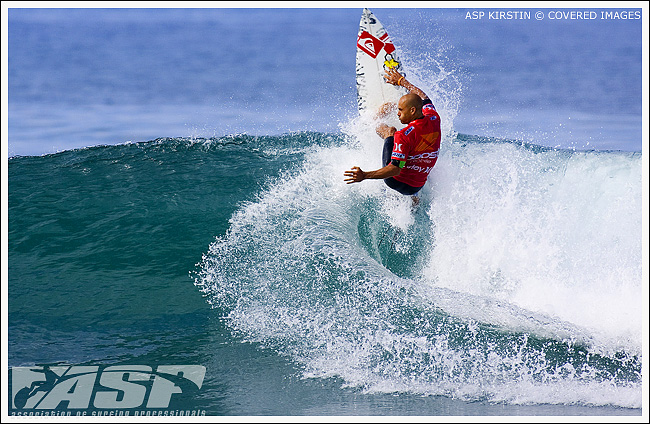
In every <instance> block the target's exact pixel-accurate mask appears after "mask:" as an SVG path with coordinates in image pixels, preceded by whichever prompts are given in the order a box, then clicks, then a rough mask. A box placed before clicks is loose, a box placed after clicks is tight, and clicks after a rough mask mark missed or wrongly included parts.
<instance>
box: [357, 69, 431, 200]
mask: <svg viewBox="0 0 650 424" xmlns="http://www.w3.org/2000/svg"><path fill="white" fill-rule="evenodd" d="M384 79H385V80H386V82H388V83H390V84H393V85H397V86H401V87H405V88H406V89H407V90H409V93H408V94H405V95H404V96H402V97H401V98H400V99H399V102H398V103H397V117H398V118H399V120H400V122H401V123H402V124H405V125H406V127H405V128H403V129H401V130H399V131H398V130H397V128H395V127H389V126H388V125H386V124H384V123H382V124H379V125H378V126H377V128H376V131H377V135H379V136H380V137H381V138H383V139H384V150H383V154H382V162H383V165H384V167H383V168H381V169H377V170H375V171H368V172H365V171H363V170H361V168H359V167H358V166H354V167H352V169H351V170H349V171H345V173H344V176H345V177H346V179H345V180H344V181H345V182H346V183H347V184H352V183H358V182H361V181H363V180H367V179H383V180H384V182H385V183H386V185H387V186H388V187H390V188H392V189H393V190H396V191H397V192H399V193H401V194H404V195H415V194H416V193H417V192H419V191H420V190H421V189H422V187H423V186H424V184H425V183H426V182H427V177H428V176H429V172H431V169H432V168H433V166H434V165H435V164H436V161H437V160H438V150H439V149H440V134H441V133H440V116H439V115H438V112H436V109H435V107H434V106H433V102H432V101H431V100H430V99H429V96H427V95H426V94H425V93H424V92H423V91H422V90H420V89H419V88H418V87H416V86H415V85H413V84H411V83H410V82H409V81H407V80H406V79H405V78H404V76H403V75H402V74H400V73H399V72H398V71H397V70H395V69H389V70H388V71H386V75H385V76H384ZM391 106H392V107H391ZM390 110H394V104H384V105H382V107H381V108H380V110H379V112H378V113H379V115H385V114H387V113H389V112H390Z"/></svg>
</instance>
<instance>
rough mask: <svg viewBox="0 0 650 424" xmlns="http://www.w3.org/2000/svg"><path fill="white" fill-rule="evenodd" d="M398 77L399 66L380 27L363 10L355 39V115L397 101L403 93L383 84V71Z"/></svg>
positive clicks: (387, 38)
mask: <svg viewBox="0 0 650 424" xmlns="http://www.w3.org/2000/svg"><path fill="white" fill-rule="evenodd" d="M389 68H393V69H396V70H397V71H399V72H400V73H401V74H402V75H404V72H403V70H402V63H401V61H400V59H399V57H398V56H397V51H396V49H395V45H394V44H393V42H392V41H391V40H390V37H389V36H388V33H386V30H385V29H384V26H383V25H382V24H381V23H380V22H379V20H378V19H377V18H376V17H375V15H374V14H373V13H372V12H371V11H370V10H369V9H363V13H362V14H361V22H360V24H359V34H358V36H357V101H358V104H359V112H360V113H364V112H370V111H371V112H373V113H374V112H376V111H377V110H378V109H379V107H380V106H381V105H382V104H384V103H386V102H395V103H397V101H398V100H399V98H400V97H402V96H403V95H404V94H406V90H405V89H404V88H402V87H397V86H394V85H392V84H389V83H387V82H386V80H384V73H385V70H386V69H389Z"/></svg>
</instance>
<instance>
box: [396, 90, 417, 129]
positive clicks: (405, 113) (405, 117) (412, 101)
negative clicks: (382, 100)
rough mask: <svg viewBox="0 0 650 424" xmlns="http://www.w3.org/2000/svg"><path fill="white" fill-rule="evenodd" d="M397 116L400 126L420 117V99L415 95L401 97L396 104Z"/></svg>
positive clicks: (409, 94)
mask: <svg viewBox="0 0 650 424" xmlns="http://www.w3.org/2000/svg"><path fill="white" fill-rule="evenodd" d="M397 116H398V117H399V120H400V122H401V123H402V124H408V123H410V122H412V121H414V120H416V119H418V118H421V117H422V116H423V115H422V99H421V98H420V96H418V95H417V94H413V93H408V94H405V95H403V96H402V97H401V98H400V99H399V102H398V103H397Z"/></svg>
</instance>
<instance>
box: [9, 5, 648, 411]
mask: <svg viewBox="0 0 650 424" xmlns="http://www.w3.org/2000/svg"><path fill="white" fill-rule="evenodd" d="M480 10H482V11H485V12H486V15H484V16H483V18H482V19H468V12H472V11H480ZM513 10H515V9H513ZM516 10H524V9H516ZM540 10H541V11H542V12H543V16H544V19H542V20H537V19H536V18H535V12H536V11H537V10H536V9H530V11H531V18H530V19H521V20H495V19H489V17H488V15H487V12H489V10H488V9H424V8H422V9H381V8H377V9H373V12H374V13H375V14H376V16H377V17H378V18H379V19H380V20H381V22H382V23H383V24H384V25H385V26H386V28H387V30H388V32H389V34H390V35H391V38H392V39H393V41H394V43H395V44H396V46H397V47H398V49H399V53H400V57H401V58H402V60H403V62H404V66H405V69H406V72H407V75H408V78H409V80H411V81H413V82H415V83H416V84H417V85H418V86H420V87H422V88H423V89H424V90H425V91H426V92H427V93H428V94H429V95H430V96H431V98H432V99H433V101H434V103H435V104H436V106H437V108H438V110H439V112H440V114H441V116H442V119H443V131H444V134H443V145H442V150H441V156H440V159H439V161H438V164H437V165H436V169H435V170H434V171H433V172H432V174H431V177H430V181H429V183H428V184H427V186H426V188H425V190H423V194H422V200H421V204H420V205H419V207H418V208H417V209H416V210H415V211H413V210H411V209H410V204H409V203H408V202H407V201H405V200H404V199H403V198H401V197H399V196H395V195H393V194H392V193H388V192H387V191H386V190H385V189H384V187H383V185H382V184H381V183H380V182H364V183H362V184H358V185H354V186H347V185H345V184H344V183H343V181H342V179H343V177H342V174H343V171H344V170H345V169H349V168H350V167H351V166H353V165H360V166H361V167H362V168H364V169H372V168H377V167H378V166H379V163H378V162H379V156H380V152H379V149H380V147H381V146H380V140H379V139H378V138H376V136H375V135H374V134H372V131H369V130H368V127H367V126H364V123H363V122H359V120H358V119H357V114H358V112H357V106H356V86H355V48H356V47H355V42H356V36H357V29H358V25H359V19H360V16H361V9H356V8H345V9H343V8H328V9H315V8H309V9H56V8H54V9H39V8H34V9H9V10H8V26H7V31H8V40H7V43H8V51H7V57H8V60H7V64H6V73H7V77H8V78H7V82H8V86H7V100H8V101H7V106H8V107H7V110H3V113H4V114H6V122H7V129H8V131H7V134H8V140H7V141H5V140H3V148H6V150H3V154H4V155H5V158H4V159H3V160H6V164H5V166H6V167H7V168H8V192H7V194H6V198H7V210H6V213H7V214H8V230H7V235H8V246H7V252H8V263H7V264H6V270H7V274H6V275H8V282H7V283H5V282H4V281H3V287H6V290H7V291H6V292H5V293H6V294H7V297H6V299H7V308H6V309H5V311H4V312H5V314H6V315H5V317H4V319H5V322H6V323H7V328H8V340H5V341H3V342H6V343H7V346H8V366H9V367H20V366H32V365H39V366H42V365H54V364H74V365H114V364H142V365H149V366H155V365H175V364H192V365H203V366H205V367H206V376H205V381H204V383H203V386H202V388H201V389H200V390H199V392H198V395H197V397H196V398H192V399H186V400H185V404H183V405H182V407H183V408H186V409H188V410H200V411H205V413H206V414H208V415H459V416H464V415H552V416H562V415H595V416H598V415H607V416H617V415H624V416H628V415H637V416H640V415H641V411H642V409H641V407H642V391H641V386H642V378H641V366H642V334H641V333H642V325H643V322H644V320H645V319H646V318H647V308H646V304H645V300H643V299H642V287H643V286H642V272H643V264H642V262H643V258H642V241H643V236H642V234H641V230H642V220H643V218H642V203H643V198H642V172H643V171H642V148H643V147H644V146H643V140H642V124H643V119H642V117H643V112H644V111H643V107H642V26H641V23H642V21H641V20H640V19H628V20H622V19H616V20H614V19H607V20H605V19H600V16H601V15H600V14H601V9H588V10H593V11H595V12H596V16H597V17H598V18H597V19H589V20H584V19H569V18H566V19H565V18H562V19H553V18H558V17H560V16H561V14H556V13H554V12H556V11H565V12H566V11H569V9H540ZM614 10H619V9H614ZM622 10H626V11H627V10H628V9H620V10H619V11H622ZM635 10H638V9H635ZM644 11H645V10H644ZM639 13H641V12H640V10H639ZM470 16H471V13H470ZM645 112H647V110H646V111H645ZM3 194H4V193H3ZM407 200H409V199H407ZM646 240H647V239H646ZM3 250H4V247H3ZM3 275H5V274H3ZM3 296H4V294H3Z"/></svg>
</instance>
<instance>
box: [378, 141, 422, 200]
mask: <svg viewBox="0 0 650 424" xmlns="http://www.w3.org/2000/svg"><path fill="white" fill-rule="evenodd" d="M394 143H395V138H394V137H393V136H390V137H388V138H386V139H385V140H384V151H383V152H382V155H381V160H382V162H383V164H384V166H386V165H388V164H389V163H390V162H391V159H390V157H391V155H392V153H393V144H394ZM395 162H397V161H395ZM394 165H396V166H399V165H397V163H395V164H394ZM384 182H385V183H386V185H387V186H388V187H390V188H392V189H393V190H395V191H397V192H399V193H401V194H404V195H406V196H413V195H414V194H416V193H417V192H418V191H420V190H421V189H422V187H413V186H410V185H408V184H406V183H403V182H401V181H397V180H396V179H395V178H393V177H389V178H386V179H384Z"/></svg>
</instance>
